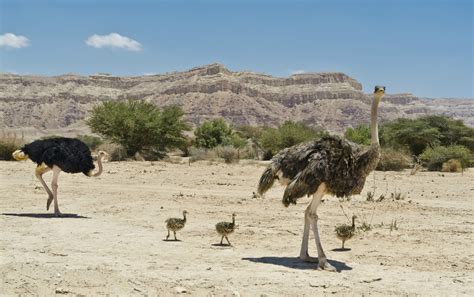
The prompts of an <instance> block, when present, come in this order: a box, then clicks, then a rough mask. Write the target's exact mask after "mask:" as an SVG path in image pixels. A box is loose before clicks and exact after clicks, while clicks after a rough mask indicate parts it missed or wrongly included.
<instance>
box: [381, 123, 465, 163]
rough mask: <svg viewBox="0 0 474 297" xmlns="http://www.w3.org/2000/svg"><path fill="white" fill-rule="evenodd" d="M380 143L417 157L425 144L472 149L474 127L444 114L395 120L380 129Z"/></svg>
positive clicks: (426, 146)
mask: <svg viewBox="0 0 474 297" xmlns="http://www.w3.org/2000/svg"><path fill="white" fill-rule="evenodd" d="M380 141H381V144H382V145H383V146H391V147H394V148H404V147H406V148H408V149H409V150H410V151H411V153H412V154H414V155H416V156H418V155H420V154H421V153H422V152H423V151H424V150H425V149H427V148H428V147H435V146H439V145H440V146H450V145H463V146H465V147H467V148H469V149H470V150H471V151H473V150H474V129H473V128H470V127H467V126H466V125H465V124H464V123H463V122H462V121H460V120H454V119H451V118H449V117H445V116H425V117H421V118H418V119H397V120H395V121H393V122H390V123H387V124H384V125H383V126H382V127H381V130H380Z"/></svg>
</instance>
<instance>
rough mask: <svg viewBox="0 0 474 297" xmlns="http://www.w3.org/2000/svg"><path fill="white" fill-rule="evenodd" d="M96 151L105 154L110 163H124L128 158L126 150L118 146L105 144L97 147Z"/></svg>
mask: <svg viewBox="0 0 474 297" xmlns="http://www.w3.org/2000/svg"><path fill="white" fill-rule="evenodd" d="M97 149H98V150H100V151H105V152H107V153H108V154H109V161H110V162H115V161H124V160H126V159H127V158H128V155H127V150H126V149H125V148H124V147H123V146H121V145H119V144H115V143H108V142H106V143H103V144H101V145H99V146H98V148H97Z"/></svg>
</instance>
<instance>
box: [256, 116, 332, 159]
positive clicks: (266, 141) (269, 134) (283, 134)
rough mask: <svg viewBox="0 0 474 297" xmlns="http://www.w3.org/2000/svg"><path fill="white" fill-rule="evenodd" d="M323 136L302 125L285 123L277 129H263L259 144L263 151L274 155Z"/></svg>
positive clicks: (320, 132) (321, 133) (325, 133)
mask: <svg viewBox="0 0 474 297" xmlns="http://www.w3.org/2000/svg"><path fill="white" fill-rule="evenodd" d="M323 135H327V132H325V131H318V130H315V129H313V128H311V127H308V126H306V125H305V124H303V123H298V122H293V121H286V122H284V123H283V124H281V125H280V126H278V128H265V129H264V131H263V132H262V135H261V136H260V139H259V142H260V144H261V145H262V147H263V148H264V149H265V151H268V152H269V153H270V154H275V153H277V152H278V151H280V150H282V149H284V148H287V147H290V146H293V145H295V144H298V143H301V142H305V141H309V140H313V139H318V138H320V137H322V136H323Z"/></svg>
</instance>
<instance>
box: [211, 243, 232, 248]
mask: <svg viewBox="0 0 474 297" xmlns="http://www.w3.org/2000/svg"><path fill="white" fill-rule="evenodd" d="M211 245H212V246H219V247H233V246H232V245H229V244H227V243H222V244H221V243H213V244H211Z"/></svg>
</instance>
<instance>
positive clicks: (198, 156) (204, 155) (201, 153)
mask: <svg viewBox="0 0 474 297" xmlns="http://www.w3.org/2000/svg"><path fill="white" fill-rule="evenodd" d="M189 156H190V157H189V161H190V162H195V161H200V160H215V159H217V154H216V152H215V151H214V150H209V149H206V148H202V147H194V146H192V147H190V148H189Z"/></svg>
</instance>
